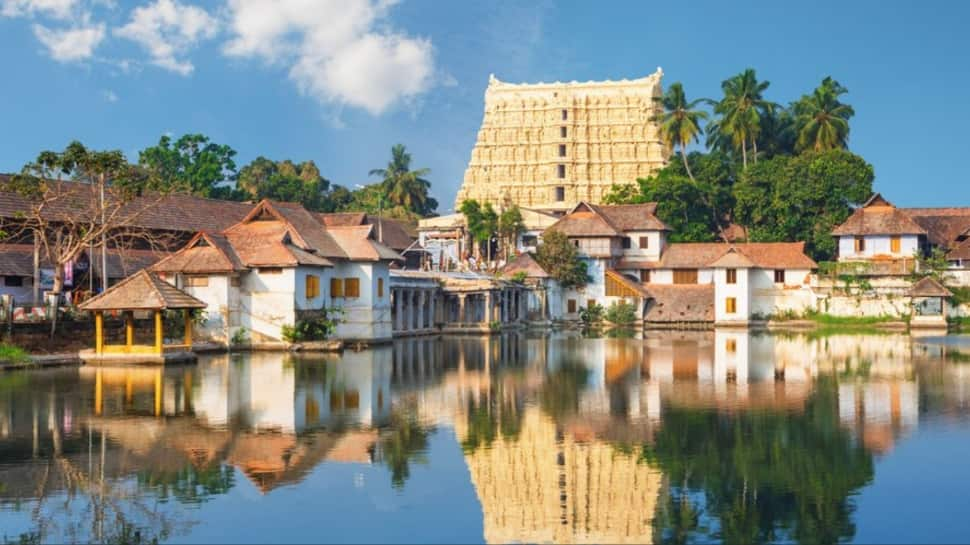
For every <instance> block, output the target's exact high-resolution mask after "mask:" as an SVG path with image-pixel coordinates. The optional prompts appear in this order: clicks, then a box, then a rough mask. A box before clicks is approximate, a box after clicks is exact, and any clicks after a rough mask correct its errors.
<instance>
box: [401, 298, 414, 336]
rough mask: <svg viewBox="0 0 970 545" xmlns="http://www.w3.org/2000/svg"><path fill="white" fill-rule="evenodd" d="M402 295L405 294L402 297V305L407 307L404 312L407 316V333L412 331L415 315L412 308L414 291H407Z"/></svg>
mask: <svg viewBox="0 0 970 545" xmlns="http://www.w3.org/2000/svg"><path fill="white" fill-rule="evenodd" d="M404 293H406V294H407V295H405V296H404V303H405V304H406V305H407V310H406V311H405V314H406V315H407V328H408V331H414V327H415V324H414V314H415V313H416V309H415V308H414V306H415V305H414V290H407V291H405V292H404Z"/></svg>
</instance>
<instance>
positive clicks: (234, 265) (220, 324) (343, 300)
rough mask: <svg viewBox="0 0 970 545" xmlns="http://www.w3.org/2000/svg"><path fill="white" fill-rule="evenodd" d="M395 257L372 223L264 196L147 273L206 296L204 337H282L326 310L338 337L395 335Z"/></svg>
mask: <svg viewBox="0 0 970 545" xmlns="http://www.w3.org/2000/svg"><path fill="white" fill-rule="evenodd" d="M397 259H400V256H399V255H398V254H397V253H396V252H394V251H392V250H390V249H389V248H387V247H386V246H384V245H382V244H380V243H378V242H377V241H376V240H374V237H373V226H372V225H362V226H353V227H330V228H326V227H325V226H324V224H323V222H322V221H321V220H320V219H319V217H318V216H316V215H314V214H311V213H310V212H308V211H307V210H305V209H304V208H303V207H302V206H300V205H297V204H291V203H277V202H270V201H267V200H264V201H262V202H260V203H259V204H258V205H257V206H256V207H255V208H254V209H253V210H252V212H250V213H249V214H248V215H247V216H246V217H245V218H244V219H243V220H242V221H241V222H239V223H238V224H236V225H234V226H232V227H230V228H229V229H227V230H225V231H224V232H223V233H221V234H212V233H205V232H202V233H198V234H197V235H196V236H195V237H193V238H192V240H191V241H189V243H188V244H186V246H185V247H183V248H182V249H181V250H179V251H178V252H176V253H174V254H172V255H171V256H169V257H167V258H166V259H163V260H162V261H160V262H159V263H157V264H156V265H155V266H154V267H153V270H155V271H157V272H159V273H163V274H166V275H174V276H175V278H174V282H175V284H176V285H177V286H179V287H181V288H182V289H184V290H185V291H186V292H188V293H191V294H192V295H193V296H195V297H197V298H199V299H201V300H203V301H205V302H206V303H207V304H208V305H209V307H208V309H207V310H206V320H205V323H204V324H203V325H202V326H201V328H200V329H202V332H203V333H204V334H207V335H208V336H210V337H212V338H214V339H217V340H221V341H223V342H225V341H226V340H229V339H232V338H233V336H238V335H239V333H238V332H239V331H240V330H243V333H242V335H241V336H243V337H250V338H251V339H252V340H280V339H282V330H283V328H284V326H293V325H294V324H296V323H297V322H298V321H300V320H304V319H311V318H315V317H319V316H323V315H326V316H328V317H330V318H334V319H336V320H337V322H338V324H337V327H336V331H335V333H334V337H336V338H339V339H344V340H364V341H384V340H388V339H390V338H391V316H390V314H391V313H390V290H389V278H388V274H389V273H388V268H389V264H390V262H391V261H393V260H397Z"/></svg>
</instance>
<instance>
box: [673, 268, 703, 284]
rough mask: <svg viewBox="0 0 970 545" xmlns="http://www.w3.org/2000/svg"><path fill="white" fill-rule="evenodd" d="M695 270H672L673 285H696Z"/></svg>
mask: <svg viewBox="0 0 970 545" xmlns="http://www.w3.org/2000/svg"><path fill="white" fill-rule="evenodd" d="M696 283H697V269H674V284H696Z"/></svg>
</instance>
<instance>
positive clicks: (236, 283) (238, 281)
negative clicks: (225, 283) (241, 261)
mask: <svg viewBox="0 0 970 545" xmlns="http://www.w3.org/2000/svg"><path fill="white" fill-rule="evenodd" d="M229 285H230V286H232V287H234V288H238V287H239V286H241V285H242V279H241V278H239V277H238V276H233V277H232V278H230V279H229Z"/></svg>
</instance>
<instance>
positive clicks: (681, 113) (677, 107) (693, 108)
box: [653, 81, 707, 179]
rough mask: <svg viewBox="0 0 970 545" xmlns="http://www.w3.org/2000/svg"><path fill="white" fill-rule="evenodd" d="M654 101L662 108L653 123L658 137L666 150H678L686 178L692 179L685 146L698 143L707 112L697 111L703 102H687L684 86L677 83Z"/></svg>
mask: <svg viewBox="0 0 970 545" xmlns="http://www.w3.org/2000/svg"><path fill="white" fill-rule="evenodd" d="M656 100H658V101H659V102H660V105H661V106H662V107H663V113H661V114H660V115H657V116H654V117H653V121H655V122H657V123H659V124H660V135H661V137H662V138H663V141H664V145H666V146H667V149H668V150H673V149H674V147H679V148H680V157H681V159H682V160H683V163H684V168H685V169H686V170H687V176H688V177H689V178H691V179H693V178H694V175H693V174H692V173H691V170H690V166H689V165H688V163H687V146H688V145H690V143H691V142H697V141H698V135H699V134H700V133H701V124H702V123H703V122H704V121H705V120H707V112H705V111H702V110H699V109H697V107H698V105H699V104H701V103H702V102H705V100H704V99H698V100H694V101H692V102H688V101H687V94H686V93H685V92H684V86H683V85H682V84H681V83H680V82H679V81H678V82H674V83H672V84H671V85H670V87H668V88H667V92H666V93H664V95H663V97H660V98H658V99H656Z"/></svg>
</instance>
